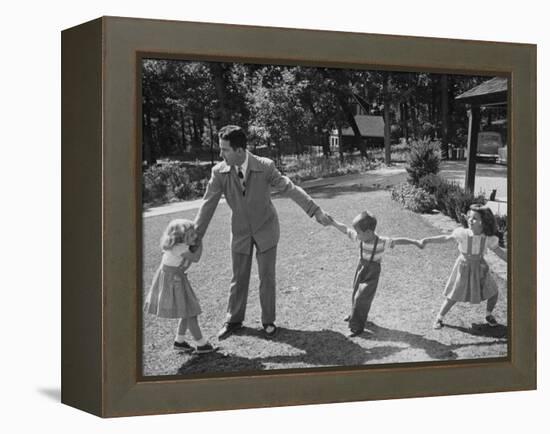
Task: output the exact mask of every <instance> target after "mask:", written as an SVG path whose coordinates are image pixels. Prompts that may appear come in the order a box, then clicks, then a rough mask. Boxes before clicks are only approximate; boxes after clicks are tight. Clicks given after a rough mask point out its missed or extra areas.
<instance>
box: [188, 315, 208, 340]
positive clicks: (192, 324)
mask: <svg viewBox="0 0 550 434" xmlns="http://www.w3.org/2000/svg"><path fill="white" fill-rule="evenodd" d="M187 325H188V327H189V332H190V333H191V336H193V339H195V341H196V342H197V345H198V346H203V345H205V344H206V339H204V337H203V336H202V332H201V328H200V326H199V320H198V318H197V317H196V316H194V317H191V318H188V319H187Z"/></svg>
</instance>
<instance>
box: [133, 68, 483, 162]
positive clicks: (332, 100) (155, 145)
mask: <svg viewBox="0 0 550 434" xmlns="http://www.w3.org/2000/svg"><path fill="white" fill-rule="evenodd" d="M486 79H487V77H475V76H459V75H445V74H428V73H408V72H390V71H367V70H348V69H331V68H314V67H303V66H279V65H255V64H241V63H221V62H190V61H182V60H156V59H146V60H144V61H143V63H142V89H141V91H142V117H143V119H142V125H143V160H144V162H145V163H146V164H147V165H152V164H155V163H156V161H157V160H158V159H160V158H179V159H189V156H190V155H191V158H200V159H203V160H204V159H209V158H208V156H210V158H212V159H213V158H214V155H215V153H216V152H215V149H214V148H215V147H216V144H217V139H216V134H217V131H218V129H219V128H220V127H221V126H222V125H226V124H229V123H233V124H238V125H240V126H242V127H243V128H245V129H246V130H247V132H248V136H249V141H250V145H251V146H252V147H253V148H255V147H258V146H269V147H270V148H273V149H274V150H275V153H276V154H277V155H279V156H280V155H284V154H287V153H292V154H300V153H302V152H304V151H306V150H307V149H309V147H310V146H311V145H317V146H322V147H323V151H324V153H325V154H326V155H328V154H329V153H330V149H329V134H330V132H331V131H332V130H338V129H340V130H341V129H342V128H346V127H351V129H352V130H353V132H354V134H355V140H354V142H353V144H352V148H356V149H359V150H360V151H361V153H362V155H363V156H366V153H365V148H364V147H365V144H364V143H363V142H362V141H360V140H359V136H360V133H359V129H358V126H357V124H356V122H355V120H354V115H355V114H357V113H362V114H369V115H378V116H383V118H384V121H385V123H386V128H385V132H384V133H385V147H386V154H385V157H386V161H387V162H389V161H388V159H389V158H390V155H389V149H390V142H391V141H393V142H394V143H396V142H397V140H398V139H399V138H405V139H407V140H408V139H414V140H418V139H420V138H422V137H424V136H427V137H430V138H434V137H438V138H440V139H441V141H442V148H443V152H444V153H445V151H446V146H447V143H455V144H461V143H463V142H465V132H466V130H467V123H466V122H467V116H466V111H465V110H466V108H465V107H464V105H463V104H457V103H455V101H454V97H455V96H457V95H458V94H460V93H462V92H464V91H465V90H467V89H470V88H471V87H473V86H475V85H477V84H479V83H480V82H481V81H483V80H486ZM348 150H350V149H343V148H342V149H339V151H340V152H341V153H343V152H344V151H348ZM183 157H185V158H183Z"/></svg>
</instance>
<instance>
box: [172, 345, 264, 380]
mask: <svg viewBox="0 0 550 434" xmlns="http://www.w3.org/2000/svg"><path fill="white" fill-rule="evenodd" d="M264 369H265V366H264V365H263V364H262V362H261V361H260V360H259V359H254V358H252V359H249V358H246V357H240V356H234V355H230V354H227V353H224V352H223V351H217V352H215V353H209V354H202V355H200V356H191V357H189V359H188V360H187V361H185V362H184V363H183V364H182V365H181V366H180V368H179V369H178V375H188V374H211V373H213V372H245V371H263V370H264Z"/></svg>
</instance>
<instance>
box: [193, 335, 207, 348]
mask: <svg viewBox="0 0 550 434" xmlns="http://www.w3.org/2000/svg"><path fill="white" fill-rule="evenodd" d="M195 342H196V343H197V347H202V346H203V345H206V343H207V342H208V341H207V340H206V339H204V336H203V337H202V338H200V339H199V340H195Z"/></svg>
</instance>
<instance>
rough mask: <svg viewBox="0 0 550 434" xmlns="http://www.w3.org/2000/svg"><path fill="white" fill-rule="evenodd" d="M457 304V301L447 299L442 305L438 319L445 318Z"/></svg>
mask: <svg viewBox="0 0 550 434" xmlns="http://www.w3.org/2000/svg"><path fill="white" fill-rule="evenodd" d="M455 304H456V301H454V300H451V299H450V298H446V299H445V301H444V302H443V304H442V305H441V309H439V314H438V315H437V317H438V318H443V317H444V316H445V315H446V314H447V312H449V311H450V310H451V307H453V306H454V305H455Z"/></svg>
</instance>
